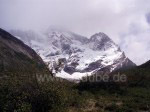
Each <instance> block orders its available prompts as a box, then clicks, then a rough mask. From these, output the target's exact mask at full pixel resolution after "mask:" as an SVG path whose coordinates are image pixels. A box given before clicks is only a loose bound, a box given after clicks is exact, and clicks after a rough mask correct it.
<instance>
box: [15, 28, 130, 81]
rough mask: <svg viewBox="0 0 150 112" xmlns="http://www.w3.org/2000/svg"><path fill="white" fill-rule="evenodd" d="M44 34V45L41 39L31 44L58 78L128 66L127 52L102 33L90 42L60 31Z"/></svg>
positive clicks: (77, 77) (92, 37) (78, 77)
mask: <svg viewBox="0 0 150 112" xmlns="http://www.w3.org/2000/svg"><path fill="white" fill-rule="evenodd" d="M41 35H43V37H44V38H46V43H45V44H44V45H42V43H41V42H39V41H37V40H32V41H30V44H29V45H30V47H31V48H33V49H34V50H35V51H36V52H37V53H38V54H39V55H40V56H41V57H42V59H43V60H44V61H45V63H47V64H48V66H49V68H50V69H51V70H54V71H55V73H56V76H58V77H62V78H67V79H70V78H71V79H81V78H82V77H83V76H86V75H87V74H91V73H93V72H95V71H98V70H100V69H102V68H104V67H106V68H108V66H109V68H110V72H111V71H113V70H115V69H118V68H120V67H123V66H124V65H127V66H128V62H129V61H128V60H127V58H126V56H125V55H124V54H123V52H122V51H121V50H119V47H118V46H117V45H116V44H115V43H114V42H113V41H112V40H111V39H110V38H109V37H108V36H107V35H106V34H104V33H102V32H99V33H96V34H94V35H93V36H91V38H90V39H88V38H86V37H84V36H81V35H78V34H75V33H73V32H70V31H62V30H61V31H60V30H57V29H53V30H47V33H46V35H45V34H42V33H41ZM15 36H17V35H15ZM20 37H21V36H20ZM22 37H23V36H22ZM31 38H32V35H31ZM29 39H30V38H29ZM130 65H131V64H129V66H130Z"/></svg>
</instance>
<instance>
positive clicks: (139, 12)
mask: <svg viewBox="0 0 150 112" xmlns="http://www.w3.org/2000/svg"><path fill="white" fill-rule="evenodd" d="M149 4H150V0H144V1H143V0H111V1H110V0H13V1H12V0H1V1H0V14H1V17H0V27H2V28H4V29H6V30H9V29H19V28H20V29H34V30H43V29H46V28H48V27H49V26H51V25H54V26H61V27H64V28H66V29H69V30H71V31H73V32H76V33H78V34H81V35H85V36H88V37H90V36H91V35H92V34H94V33H96V32H104V33H106V34H108V35H109V36H110V37H111V38H112V39H113V40H114V41H115V42H116V43H117V44H119V45H120V46H121V48H122V50H124V51H125V53H126V55H127V56H128V57H129V58H131V59H132V60H133V61H134V62H136V63H137V64H141V63H143V62H145V61H147V60H149V59H150V52H149V48H150V46H149V43H150V5H149Z"/></svg>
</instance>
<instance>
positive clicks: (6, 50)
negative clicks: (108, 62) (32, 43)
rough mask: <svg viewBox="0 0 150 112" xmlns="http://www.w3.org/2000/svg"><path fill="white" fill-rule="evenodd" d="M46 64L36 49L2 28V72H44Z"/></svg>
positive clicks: (0, 32)
mask: <svg viewBox="0 0 150 112" xmlns="http://www.w3.org/2000/svg"><path fill="white" fill-rule="evenodd" d="M44 69H45V70H46V69H47V68H46V65H45V63H44V62H43V61H42V59H41V58H40V57H39V56H38V55H37V54H36V52H35V51H34V50H32V49H31V48H30V47H28V46H27V45H25V44H24V43H23V42H22V41H20V40H19V39H17V38H15V37H14V36H12V35H11V34H9V33H7V32H6V31H4V30H2V29H0V73H3V72H5V73H6V72H12V73H13V72H18V73H19V72H22V73H23V72H26V73H27V72H32V73H35V74H36V72H42V70H44Z"/></svg>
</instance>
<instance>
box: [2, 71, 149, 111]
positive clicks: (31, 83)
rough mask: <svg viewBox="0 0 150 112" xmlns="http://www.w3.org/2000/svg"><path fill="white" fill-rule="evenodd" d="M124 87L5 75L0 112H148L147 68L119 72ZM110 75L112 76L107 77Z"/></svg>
mask: <svg viewBox="0 0 150 112" xmlns="http://www.w3.org/2000/svg"><path fill="white" fill-rule="evenodd" d="M120 72H121V73H124V74H126V75H127V76H128V81H127V82H126V83H125V84H122V83H115V82H109V83H108V82H107V83H104V82H99V83H96V82H93V83H91V82H81V83H79V84H75V83H71V82H68V81H66V80H62V81H57V80H56V79H55V80H53V81H49V82H43V83H39V82H37V80H36V78H35V77H26V76H27V75H26V74H24V76H25V77H22V76H20V75H16V74H15V75H9V76H10V77H4V78H1V79H0V111H1V112H141V111H144V112H148V111H149V110H150V83H149V81H150V79H149V73H150V72H149V69H143V68H134V69H131V70H127V71H120ZM111 75H113V74H111Z"/></svg>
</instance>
